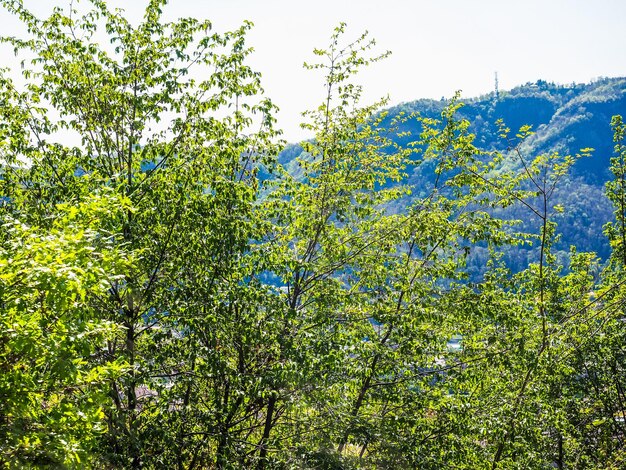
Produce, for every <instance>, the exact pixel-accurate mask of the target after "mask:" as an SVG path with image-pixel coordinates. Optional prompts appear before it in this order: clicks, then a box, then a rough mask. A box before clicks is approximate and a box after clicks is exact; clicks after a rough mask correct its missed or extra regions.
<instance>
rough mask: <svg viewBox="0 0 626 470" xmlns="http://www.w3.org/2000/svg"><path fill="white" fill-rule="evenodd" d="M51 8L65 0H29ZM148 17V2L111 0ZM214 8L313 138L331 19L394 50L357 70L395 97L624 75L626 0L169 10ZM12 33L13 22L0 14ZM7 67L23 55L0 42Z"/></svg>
mask: <svg viewBox="0 0 626 470" xmlns="http://www.w3.org/2000/svg"><path fill="white" fill-rule="evenodd" d="M24 3H25V5H26V6H27V7H29V8H30V9H31V10H32V11H34V12H36V13H37V14H39V15H42V16H43V15H45V14H46V13H47V12H49V11H50V8H51V7H52V6H54V5H58V6H62V7H64V6H67V5H68V4H69V0H67V1H65V0H58V1H50V0H24ZM108 3H109V4H110V5H111V6H112V7H121V8H123V9H125V10H126V12H127V15H128V17H129V18H130V19H131V20H132V21H138V20H139V19H140V18H141V15H142V12H143V8H144V7H145V4H146V3H147V1H146V0H126V1H121V0H109V2H108ZM184 16H194V17H197V18H208V19H210V20H211V21H212V22H213V25H214V28H215V30H216V31H225V30H228V29H232V28H235V27H237V26H239V25H240V24H241V23H242V21H244V20H250V21H252V22H253V23H254V25H255V26H254V28H253V30H252V31H251V32H250V33H249V35H248V43H249V45H251V46H252V47H253V48H254V53H253V55H252V56H251V57H250V62H249V63H250V65H251V66H252V67H253V68H255V69H256V70H258V71H259V72H261V74H262V77H263V78H262V83H263V87H264V89H265V91H266V94H267V95H268V96H269V97H270V98H272V100H273V101H274V102H275V103H276V104H277V105H278V106H279V108H280V112H279V114H278V125H279V127H281V128H282V129H283V130H284V137H285V138H286V139H287V140H289V141H295V140H299V139H302V138H306V137H308V135H307V133H306V132H305V131H303V130H302V129H300V126H299V125H300V122H301V121H302V118H301V115H300V114H301V112H302V111H304V110H307V109H311V108H314V107H317V105H318V104H319V103H320V102H321V101H322V99H323V95H324V91H323V87H322V81H321V77H320V76H319V74H316V73H313V72H311V71H306V70H304V69H303V68H302V64H303V62H305V61H307V60H308V61H311V60H313V55H312V53H311V51H312V49H313V48H315V47H318V48H324V47H325V46H326V45H327V43H328V38H329V37H330V35H331V33H332V30H333V28H334V27H335V26H336V25H338V24H339V23H340V22H346V23H347V25H348V29H347V35H346V38H348V39H354V38H356V37H358V36H359V35H360V34H361V33H362V32H364V31H366V30H367V31H369V33H370V35H371V36H372V37H373V38H375V39H376V41H377V44H378V46H377V47H378V48H379V49H378V50H380V51H381V52H382V51H384V50H390V51H391V52H392V55H391V56H390V57H389V58H388V59H386V60H385V61H383V62H379V63H377V64H374V65H373V66H371V67H370V68H369V69H368V70H366V71H365V72H364V74H363V75H362V76H361V78H360V81H361V82H362V83H363V84H364V86H365V94H364V98H365V100H366V101H374V100H376V99H378V98H381V97H384V96H389V98H390V103H391V104H398V103H401V102H406V101H412V100H416V99H419V98H433V99H440V98H441V97H451V96H452V95H453V94H454V92H455V91H457V90H461V91H462V96H465V97H473V96H478V95H481V94H484V93H489V92H491V91H493V90H494V87H495V73H496V72H497V74H498V80H499V88H500V90H506V89H510V88H512V87H515V86H517V85H521V84H524V83H527V82H535V81H536V80H538V79H543V80H547V81H552V82H556V83H561V84H568V83H572V82H588V81H590V80H593V79H595V78H598V77H617V76H626V0H413V1H410V0H384V1H383V0H359V1H352V0H315V1H310V0H309V1H306V2H305V1H300V0H211V1H202V0H171V1H170V3H169V5H167V6H166V7H165V17H166V18H167V19H175V18H178V17H184ZM0 22H1V24H2V25H3V33H4V34H5V35H9V34H15V33H14V32H15V31H18V30H19V29H18V24H17V22H16V20H15V19H14V18H12V17H10V16H9V15H8V14H7V13H6V12H0ZM0 54H1V56H0V57H1V60H2V64H3V66H5V67H6V66H11V65H12V64H13V63H15V62H16V60H15V58H14V57H13V55H12V53H9V51H4V50H3V51H0Z"/></svg>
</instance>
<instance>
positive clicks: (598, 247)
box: [280, 78, 626, 270]
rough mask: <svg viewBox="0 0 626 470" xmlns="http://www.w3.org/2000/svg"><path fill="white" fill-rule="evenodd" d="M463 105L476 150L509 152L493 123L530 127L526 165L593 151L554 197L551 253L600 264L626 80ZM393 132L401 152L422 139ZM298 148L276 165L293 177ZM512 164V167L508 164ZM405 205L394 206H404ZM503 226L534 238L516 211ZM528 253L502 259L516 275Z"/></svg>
mask: <svg viewBox="0 0 626 470" xmlns="http://www.w3.org/2000/svg"><path fill="white" fill-rule="evenodd" d="M461 102H462V103H464V105H463V107H462V108H461V109H460V110H459V112H458V114H457V116H458V117H459V118H462V119H467V120H468V121H469V122H470V131H471V132H472V133H474V134H475V135H476V140H475V143H476V145H477V146H478V147H479V148H481V149H484V150H499V151H502V152H506V151H507V146H508V145H509V144H508V143H507V142H506V141H504V140H503V139H502V138H500V137H499V136H498V126H497V124H496V122H497V121H498V120H500V119H501V120H503V122H504V123H505V125H506V126H507V127H509V128H510V129H511V133H510V135H511V136H515V134H516V133H517V131H518V130H519V128H520V127H521V126H524V125H529V126H531V127H532V130H533V131H534V132H535V133H534V134H533V135H532V136H531V137H529V138H528V139H526V141H525V142H524V143H523V144H522V147H521V150H522V153H523V155H524V156H525V158H532V157H534V156H536V155H540V154H545V153H550V152H555V151H556V152H559V153H560V154H562V155H576V154H578V153H580V150H581V149H583V148H593V149H594V150H593V152H592V156H591V157H583V158H581V159H579V160H578V161H577V162H576V164H575V165H574V167H573V168H572V171H571V175H570V176H569V177H568V179H567V180H566V181H564V182H563V183H562V184H561V186H560V188H559V189H558V190H557V192H556V193H555V196H554V204H555V205H556V204H560V205H562V206H563V207H564V212H563V213H562V214H560V215H558V216H557V219H556V220H557V221H558V224H559V226H558V231H559V233H560V234H561V239H560V241H559V242H558V245H557V248H558V250H559V253H560V254H561V256H562V257H563V259H564V262H566V258H567V252H568V251H569V247H570V246H571V245H575V246H576V247H577V249H578V251H593V252H596V253H598V255H599V256H600V257H601V258H603V259H605V258H606V257H607V256H608V254H609V245H608V241H607V239H606V237H604V235H603V233H602V231H603V228H602V227H603V225H604V224H605V223H606V222H607V221H609V220H611V219H612V207H611V204H610V203H609V201H608V199H607V198H606V196H605V194H604V184H605V183H606V181H608V180H609V179H610V178H611V174H610V171H609V160H610V158H611V156H612V155H613V137H612V131H611V127H610V121H611V117H612V116H613V115H616V114H622V115H624V114H626V78H602V79H599V80H597V81H594V82H592V83H588V84H577V83H573V84H570V85H557V84H554V83H548V82H546V81H543V80H538V81H537V82H535V83H526V84H525V85H521V86H518V87H516V88H514V89H512V90H508V91H500V92H499V93H497V94H496V92H495V91H494V92H493V93H490V94H488V95H483V96H480V97H476V98H470V99H461ZM447 104H449V101H448V100H430V99H419V100H416V101H412V102H408V103H403V104H401V105H398V106H395V107H392V108H390V109H388V110H387V112H388V119H389V121H391V120H392V119H393V118H394V117H396V116H398V115H399V114H400V113H405V114H411V113H416V114H419V115H420V116H422V117H427V118H439V117H440V115H441V111H442V110H443V109H444V107H445V106H446V105H447ZM398 130H399V131H402V132H405V133H406V134H405V135H404V136H402V137H399V138H398V137H396V138H395V140H396V142H398V143H399V144H401V145H407V144H408V143H409V142H411V141H414V140H415V139H416V136H419V134H420V132H421V125H420V122H419V121H418V120H416V119H410V120H407V121H406V122H405V123H404V124H402V125H401V126H400V127H399V129H398ZM300 153H301V148H300V146H298V145H289V146H288V147H287V148H286V149H285V150H284V151H283V153H282V154H281V156H280V161H281V162H282V163H283V164H286V165H287V167H291V168H292V169H294V170H295V166H294V165H293V160H294V159H295V157H297V156H298V155H300ZM510 161H511V162H512V163H511V164H514V162H515V161H516V159H515V158H514V157H511V159H510ZM428 179H429V176H425V175H424V171H423V167H422V166H418V167H416V169H415V171H412V172H409V174H408V177H407V179H406V181H404V182H403V184H408V185H410V186H412V187H413V188H415V190H414V194H416V195H417V194H419V193H420V188H425V187H427V186H428V185H429V183H431V182H429V181H428ZM410 199H411V198H410V197H408V198H405V199H403V200H402V201H401V202H400V207H394V210H402V207H401V206H402V204H404V205H408V204H409V203H410ZM499 215H500V216H502V217H504V218H508V219H519V220H522V221H523V223H522V227H523V228H524V229H525V230H531V231H532V230H533V222H532V221H531V220H529V219H528V214H527V213H526V212H525V211H524V210H523V209H522V208H519V207H515V206H511V207H509V208H507V209H506V210H505V211H503V212H501V213H500V214H499ZM532 249H533V248H531V247H525V248H518V249H515V250H514V251H513V252H510V253H508V256H507V257H508V261H509V264H510V265H511V266H512V267H513V269H519V268H522V267H523V266H524V265H525V263H526V259H527V258H529V256H530V252H531V251H532ZM477 251H478V253H477V254H475V255H474V256H473V258H472V260H470V263H472V264H474V265H475V266H476V269H477V270H480V266H482V265H483V264H484V262H485V259H486V258H485V257H486V253H484V255H481V254H480V251H481V250H480V249H478V250H477Z"/></svg>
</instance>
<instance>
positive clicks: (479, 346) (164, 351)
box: [0, 0, 626, 469]
mask: <svg viewBox="0 0 626 470" xmlns="http://www.w3.org/2000/svg"><path fill="white" fill-rule="evenodd" d="M165 3H166V2H165V0H151V1H150V3H149V4H148V6H147V8H146V12H145V15H144V18H143V20H142V22H141V23H140V24H139V25H137V26H134V25H132V24H130V23H129V22H128V21H127V20H126V19H125V18H124V17H123V16H122V15H121V13H120V12H117V11H115V12H113V11H110V10H109V9H108V8H107V6H106V4H105V2H103V1H99V0H91V1H90V8H91V9H89V10H88V11H83V10H80V9H79V8H78V7H77V6H76V5H74V4H70V10H69V11H68V12H64V11H63V10H61V9H56V10H55V11H54V13H53V14H52V16H51V17H49V18H47V19H45V20H42V19H38V18H36V17H34V16H33V15H32V14H31V13H30V12H29V11H28V10H27V9H25V8H24V7H23V5H22V3H21V2H19V1H17V0H2V1H1V4H2V5H3V6H4V8H6V9H8V10H9V11H10V12H12V13H14V14H15V15H16V16H17V17H19V18H20V19H21V20H22V21H23V22H24V24H25V25H26V27H27V30H28V33H29V39H27V40H23V39H17V38H6V39H5V41H7V42H9V43H10V44H12V45H13V46H14V47H15V49H16V52H17V53H18V54H26V55H27V56H28V57H31V58H32V61H31V62H27V63H25V66H24V68H23V73H22V75H23V82H24V83H20V84H16V83H14V82H13V81H12V80H11V79H10V78H9V75H8V73H6V72H5V74H4V75H3V76H2V78H1V80H0V85H1V88H0V100H1V101H2V106H1V107H0V159H1V164H2V178H1V180H0V187H1V188H2V189H1V191H2V203H1V205H0V211H1V212H0V216H1V217H2V225H1V227H0V238H1V239H2V248H1V249H0V312H1V316H0V370H1V371H2V373H1V375H0V464H1V465H2V466H3V467H4V468H152V469H160V468H178V469H199V468H258V469H262V468H337V469H339V468H432V469H438V468H467V469H474V468H494V469H495V468H520V469H521V468H524V469H527V468H549V467H557V468H566V467H567V468H620V467H623V465H624V464H625V463H626V447H625V445H624V438H625V433H624V431H625V428H624V426H626V423H625V413H626V409H625V406H624V400H625V398H626V397H625V396H624V390H625V389H626V382H625V380H626V379H625V377H626V376H625V375H624V370H623V369H624V348H623V345H624V344H625V341H624V340H625V339H626V338H624V326H623V325H624V324H623V318H624V315H623V304H624V299H625V298H626V297H625V294H626V281H625V279H624V267H625V263H626V258H625V253H626V251H625V246H626V242H625V241H624V240H626V223H625V217H626V209H625V201H626V193H625V190H626V187H625V175H626V169H625V168H626V167H625V164H624V158H625V156H626V147H625V144H624V142H623V140H624V134H625V129H624V124H623V122H622V121H621V118H619V117H615V118H614V119H613V122H612V125H613V129H614V139H615V141H614V145H615V149H614V150H615V151H614V157H613V159H612V160H611V162H610V167H609V170H610V171H611V172H612V174H613V179H612V181H611V183H610V184H609V185H608V186H607V188H606V194H607V197H608V200H609V201H610V202H611V204H612V207H613V209H614V212H613V217H612V220H606V221H605V222H606V223H607V225H606V227H605V231H606V234H607V237H608V240H609V243H610V247H611V254H610V258H609V260H608V262H607V263H605V264H601V262H600V261H599V260H598V258H597V257H596V255H594V254H593V253H583V252H578V251H577V250H576V249H575V248H574V247H572V248H571V251H570V253H569V254H568V260H569V261H568V266H567V270H565V269H564V268H563V266H561V264H560V258H559V256H557V254H558V252H557V250H556V249H555V246H556V245H555V244H556V243H558V239H559V226H558V224H557V221H558V219H559V217H560V216H561V214H562V212H563V207H562V206H561V205H559V199H558V194H559V191H563V190H568V189H567V188H568V186H567V185H571V184H573V183H572V181H573V180H572V179H570V177H569V174H570V169H571V168H572V167H573V166H575V165H576V162H577V161H578V160H579V159H580V158H582V157H584V156H585V155H586V154H587V151H586V150H582V151H580V152H579V154H576V155H574V156H569V155H566V154H562V153H561V154H560V153H558V152H556V151H546V152H538V153H533V152H532V151H531V150H532V147H529V145H528V143H529V142H532V139H533V138H534V137H533V132H532V130H531V128H530V127H528V126H521V128H520V129H519V131H514V132H511V131H510V130H509V129H508V128H507V127H506V126H505V125H504V124H501V125H500V126H499V127H498V128H497V129H498V130H497V133H498V135H499V138H500V139H502V142H504V144H502V148H503V149H504V148H506V149H510V151H508V152H507V151H499V150H498V148H485V149H481V148H480V146H479V145H480V141H479V140H477V138H476V135H475V133H474V129H475V126H476V124H475V123H472V122H471V121H469V120H467V119H463V118H462V117H460V113H462V111H463V109H464V108H463V106H462V104H460V103H459V102H458V98H455V99H453V100H451V101H450V102H449V103H446V104H445V106H442V107H441V108H440V109H438V112H437V115H436V116H421V117H420V116H415V115H413V114H412V113H397V114H394V115H393V116H390V115H389V114H386V113H384V112H381V111H380V108H381V106H383V105H384V101H383V102H380V103H375V104H373V105H365V106H363V105H362V104H360V97H361V88H360V87H359V86H358V85H355V84H353V81H352V78H353V76H354V74H355V73H357V72H358V71H359V69H361V68H362V67H364V66H368V65H370V64H371V63H373V62H377V61H378V60H380V59H382V58H384V57H385V55H386V53H383V54H376V53H374V52H373V50H374V43H373V41H371V40H370V39H369V37H368V36H367V34H365V35H362V36H360V37H358V38H357V39H356V40H354V41H353V42H351V43H346V42H345V39H344V37H345V31H344V29H345V27H344V25H340V26H339V27H337V28H336V29H335V31H334V33H333V35H332V37H331V41H330V44H329V46H328V47H327V48H326V49H318V50H315V56H316V58H317V59H318V61H317V62H314V63H311V64H308V65H306V67H308V68H311V69H316V70H321V71H323V73H324V76H325V87H326V88H325V89H326V97H325V99H324V101H323V103H322V104H321V105H320V107H319V108H317V109H315V110H312V111H310V112H307V113H305V119H306V123H305V126H307V128H308V129H310V130H311V131H312V132H313V133H315V138H314V139H312V140H311V141H309V142H305V143H303V144H302V147H301V150H298V151H297V155H294V156H293V158H286V157H285V155H284V154H283V156H282V157H279V150H280V147H281V145H282V143H281V142H280V141H278V140H277V139H278V136H279V133H278V132H277V131H275V130H274V128H273V125H274V119H273V117H272V113H273V112H274V107H273V105H272V103H271V102H270V101H269V100H268V99H266V98H264V97H263V95H262V89H261V86H260V77H259V75H258V74H257V73H255V72H254V71H253V70H251V69H250V68H249V67H248V66H247V65H246V57H247V55H248V54H249V52H250V49H249V48H248V47H247V46H246V44H245V34H246V31H247V30H248V28H249V27H250V25H248V24H244V25H243V26H242V27H241V28H240V29H238V30H235V31H232V32H227V33H215V32H213V31H212V26H211V24H210V23H209V22H203V21H198V20H195V19H181V20H178V21H176V22H173V23H165V22H163V21H162V12H161V10H162V8H163V7H164V5H165ZM104 36H108V38H109V41H104V40H103V37H104ZM415 123H417V124H415ZM411 126H414V127H415V126H417V127H419V134H415V133H409V132H407V129H409V128H410V127H411ZM71 139H74V140H75V141H76V142H77V143H76V145H74V146H68V145H66V144H63V143H62V142H68V141H71ZM570 187H571V186H570ZM513 208H514V210H515V211H516V212H515V214H519V218H522V219H524V220H525V221H527V223H525V224H522V225H520V224H517V223H515V222H514V221H512V220H510V217H502V216H501V215H502V211H505V210H512V209H513ZM508 214H511V212H508ZM528 244H533V246H534V247H535V249H534V250H531V251H529V252H528V257H527V259H526V260H525V262H524V263H523V267H522V268H521V269H519V266H516V270H515V271H513V270H511V269H510V265H507V258H506V257H505V256H504V255H503V253H510V249H511V247H515V246H521V245H528ZM475 252H480V253H481V257H482V258H480V259H482V260H484V266H481V267H480V270H478V271H479V272H480V275H479V276H478V275H477V270H476V269H474V267H473V266H472V264H471V263H472V262H473V263H476V258H475V257H474V258H472V256H473V254H474V253H475ZM472 260H474V261H472Z"/></svg>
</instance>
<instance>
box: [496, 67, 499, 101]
mask: <svg viewBox="0 0 626 470" xmlns="http://www.w3.org/2000/svg"><path fill="white" fill-rule="evenodd" d="M499 99H500V91H499V90H498V72H496V101H498V100H499Z"/></svg>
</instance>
